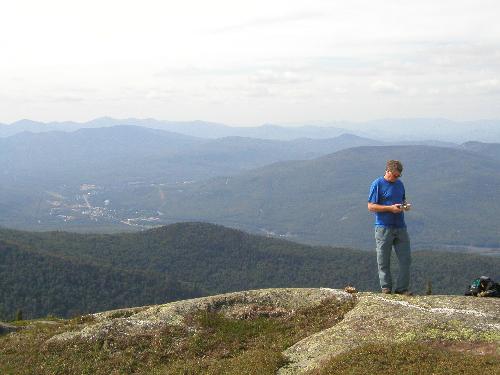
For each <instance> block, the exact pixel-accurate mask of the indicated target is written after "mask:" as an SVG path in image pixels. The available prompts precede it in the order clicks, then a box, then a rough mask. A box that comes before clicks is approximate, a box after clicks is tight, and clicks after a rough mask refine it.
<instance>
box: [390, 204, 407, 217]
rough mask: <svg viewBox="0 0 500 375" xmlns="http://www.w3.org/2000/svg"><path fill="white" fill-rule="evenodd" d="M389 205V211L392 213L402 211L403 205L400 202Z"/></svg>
mask: <svg viewBox="0 0 500 375" xmlns="http://www.w3.org/2000/svg"><path fill="white" fill-rule="evenodd" d="M389 207H390V211H391V212H392V213H393V214H400V213H401V212H403V211H404V209H403V205H402V204H401V203H396V204H393V205H392V206H389Z"/></svg>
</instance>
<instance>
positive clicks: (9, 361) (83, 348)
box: [0, 300, 354, 375]
mask: <svg viewBox="0 0 500 375" xmlns="http://www.w3.org/2000/svg"><path fill="white" fill-rule="evenodd" d="M353 306H354V302H352V303H351V304H346V303H343V304H338V303H337V302H336V301H335V300H330V301H325V302H324V303H322V304H321V305H319V306H316V307H312V308H307V309H303V310H298V311H296V312H294V313H292V314H286V315H283V314H281V315H279V316H271V317H268V316H266V317H265V316H256V317H255V316H252V317H249V318H241V317H240V318H230V317H227V316H225V315H223V314H221V313H218V312H210V311H202V312H198V313H196V314H194V315H191V316H188V317H186V319H185V323H186V325H185V326H182V327H178V326H167V327H164V328H163V329H161V330H156V331H145V332H144V334H140V335H111V334H110V335H108V336H107V337H106V338H105V339H103V340H99V341H93V342H87V341H81V340H79V341H69V342H62V343H53V344H51V345H47V344H46V343H45V342H46V340H47V339H49V338H50V337H52V336H54V335H55V334H58V333H62V332H67V331H73V330H77V329H79V328H81V327H82V324H83V325H85V324H87V322H84V321H81V320H78V319H74V320H71V321H65V322H61V323H59V324H58V325H57V326H41V327H38V326H35V327H33V328H31V327H30V328H29V329H26V330H25V331H23V332H19V333H17V334H14V335H8V336H5V337H0V357H1V358H2V361H0V373H2V374H16V375H17V374H33V373H36V374H41V375H43V374H124V373H134V374H214V375H215V374H241V375H245V374H248V375H251V374H255V375H257V374H258V375H266V374H275V372H276V370H277V369H278V368H280V367H281V366H283V365H284V364H285V359H284V358H283V356H282V355H281V352H282V351H283V350H284V349H285V348H287V347H289V346H291V345H292V344H294V343H295V342H297V341H299V340H301V339H302V338H304V337H306V336H309V335H310V334H312V333H315V332H318V331H320V330H323V329H325V328H328V327H331V326H332V325H334V324H336V323H337V322H339V321H340V320H342V318H343V316H344V314H345V313H346V312H347V311H349V310H350V309H352V307H353Z"/></svg>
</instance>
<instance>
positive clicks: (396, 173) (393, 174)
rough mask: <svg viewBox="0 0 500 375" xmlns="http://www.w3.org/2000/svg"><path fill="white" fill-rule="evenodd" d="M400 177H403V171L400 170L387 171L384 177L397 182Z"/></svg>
mask: <svg viewBox="0 0 500 375" xmlns="http://www.w3.org/2000/svg"><path fill="white" fill-rule="evenodd" d="M399 177H401V173H400V172H399V171H389V170H387V171H385V176H384V178H385V179H386V180H387V181H389V182H395V181H396V180H397V179H398V178H399Z"/></svg>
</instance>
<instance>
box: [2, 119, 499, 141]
mask: <svg viewBox="0 0 500 375" xmlns="http://www.w3.org/2000/svg"><path fill="white" fill-rule="evenodd" d="M117 125H135V126H141V127H147V128H153V129H161V130H166V131H171V132H176V133H182V134H186V135H190V136H195V137H201V138H223V137H230V136H240V137H250V138H261V139H280V140H292V139H297V138H334V137H337V136H339V135H341V134H343V133H353V134H356V135H358V136H362V137H367V138H374V139H377V140H379V141H390V142H398V143H400V142H405V141H424V140H438V141H443V142H453V143H464V142H467V141H480V142H500V121H499V120H477V121H452V120H449V119H442V118H414V119H411V118H410V119H380V120H373V121H366V122H349V121H333V122H309V123H305V124H304V123H302V124H283V125H276V124H265V125H262V126H255V127H236V126H228V125H225V124H220V123H213V122H206V121H163V120H156V119H151V118H149V119H135V118H128V119H114V118H110V117H102V118H97V119H94V120H91V121H87V122H80V123H79V122H74V121H66V122H48V123H44V122H38V121H32V120H20V121H16V122H14V123H12V124H9V125H7V124H0V137H6V136H10V135H14V134H17V133H20V132H23V131H30V132H45V131H54V130H57V131H75V130H77V129H81V128H101V127H109V126H117Z"/></svg>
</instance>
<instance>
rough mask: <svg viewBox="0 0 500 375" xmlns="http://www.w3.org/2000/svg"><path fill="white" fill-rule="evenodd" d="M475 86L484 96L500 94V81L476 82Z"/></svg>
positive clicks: (494, 79) (486, 80)
mask: <svg viewBox="0 0 500 375" xmlns="http://www.w3.org/2000/svg"><path fill="white" fill-rule="evenodd" d="M474 86H476V87H477V88H478V89H479V91H480V92H481V93H483V94H500V80H498V79H496V78H493V79H485V80H482V81H479V82H476V83H475V85H474Z"/></svg>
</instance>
